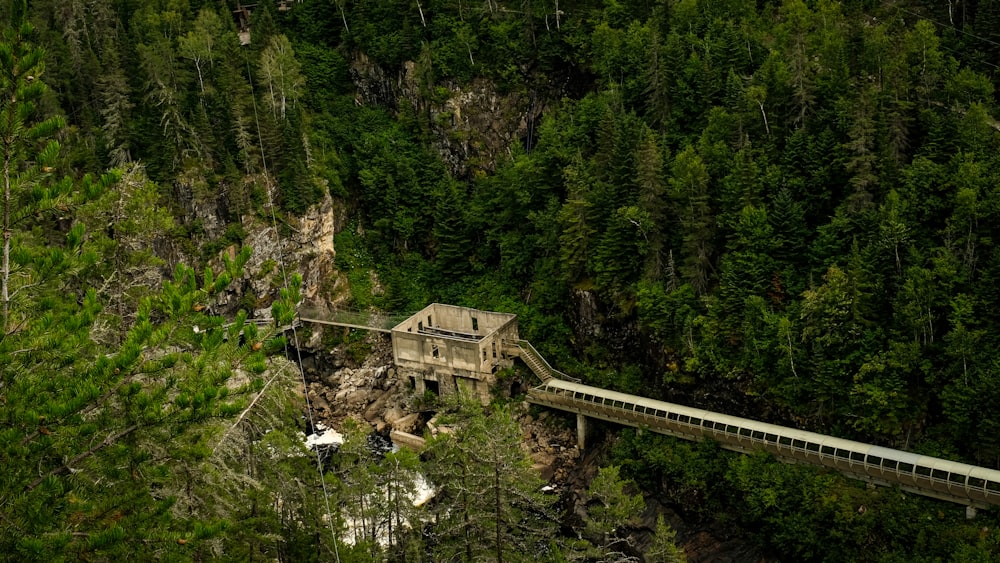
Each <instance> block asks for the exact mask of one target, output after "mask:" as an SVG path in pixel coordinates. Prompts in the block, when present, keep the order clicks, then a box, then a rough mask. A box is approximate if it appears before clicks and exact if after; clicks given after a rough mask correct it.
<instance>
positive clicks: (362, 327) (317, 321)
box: [301, 317, 392, 332]
mask: <svg viewBox="0 0 1000 563" xmlns="http://www.w3.org/2000/svg"><path fill="white" fill-rule="evenodd" d="M301 320H302V322H304V323H315V324H321V325H330V326H342V327H347V328H356V329H359V330H374V331H376V332H392V329H391V328H383V327H380V326H369V325H359V324H353V323H342V322H338V321H327V320H323V319H307V318H305V317H302V318H301Z"/></svg>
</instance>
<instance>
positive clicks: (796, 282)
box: [0, 0, 1000, 562]
mask: <svg viewBox="0 0 1000 563" xmlns="http://www.w3.org/2000/svg"><path fill="white" fill-rule="evenodd" d="M243 7H244V5H243V4H240V3H238V2H236V1H234V0H231V1H223V0H32V2H30V3H26V2H24V1H23V0H14V1H11V2H5V3H4V5H3V7H2V8H0V15H2V18H3V21H4V22H5V25H4V26H3V29H4V31H3V35H2V39H0V73H2V77H0V157H2V159H3V183H4V186H3V188H4V191H3V199H2V202H0V203H2V213H3V216H2V221H3V224H2V231H3V257H2V270H0V275H2V288H0V302H2V303H0V304H2V318H0V327H2V331H0V558H4V559H8V560H12V561H15V560H16V561H30V560H39V561H57V560H72V559H80V560H88V561H105V560H107V561H110V560H122V559H125V558H132V559H137V560H152V559H156V560H161V559H162V560H179V561H183V560H206V559H229V560H239V561H246V560H259V559H265V560H276V559H277V560H282V561H307V560H322V561H333V560H338V561H339V560H345V561H346V560H351V561H354V560H357V561H367V560H382V559H388V560H407V561H422V560H424V561H436V560H441V561H444V560H467V561H471V560H497V561H502V560H505V559H506V560H522V559H524V558H526V557H528V554H530V557H531V558H532V559H551V560H553V561H562V560H587V561H604V560H628V559H627V558H628V557H646V560H649V561H672V560H674V558H676V557H678V554H677V551H676V548H675V547H674V545H673V540H672V532H671V531H670V530H669V528H668V527H667V526H666V525H662V526H658V527H657V530H656V533H655V534H653V536H654V538H653V540H652V541H651V543H650V544H649V546H648V549H647V550H646V552H645V555H642V554H640V553H638V552H635V553H633V552H632V551H629V550H630V549H633V548H632V547H629V549H624V550H623V549H619V548H620V545H621V544H622V543H623V542H624V540H623V538H620V537H618V535H617V534H622V533H623V532H622V530H624V529H626V528H628V527H629V526H632V525H634V521H632V520H630V518H631V516H632V515H633V513H635V512H636V511H639V510H641V508H640V503H642V502H643V498H642V496H637V495H638V493H639V492H640V491H641V492H642V493H643V494H644V495H645V496H646V497H647V498H649V499H653V498H655V499H657V501H658V502H659V503H661V504H664V505H668V506H670V507H672V508H673V509H674V510H675V511H676V512H677V513H678V514H680V515H681V516H682V517H683V518H684V519H685V521H687V522H691V523H693V525H695V526H698V525H702V526H720V527H725V528H728V529H731V530H732V535H733V536H734V537H738V538H740V540H741V541H743V542H745V543H747V544H749V545H752V546H753V547H754V549H757V550H759V552H760V553H761V554H762V556H763V557H766V558H768V560H780V561H962V562H964V561H992V560H996V559H997V558H998V557H1000V528H998V526H1000V519H998V518H997V516H996V514H994V512H995V511H984V512H981V513H980V515H979V516H978V517H977V518H976V519H975V520H971V521H966V520H965V515H964V512H963V511H962V510H961V509H960V507H957V506H955V505H950V504H946V503H940V502H936V501H931V500H926V499H921V498H916V497H914V496H912V495H909V494H906V493H902V492H900V491H898V490H893V489H886V488H879V489H874V488H869V487H866V486H865V485H864V484H861V483H859V482H856V481H851V480H847V479H844V478H842V477H839V476H837V475H834V474H829V473H821V472H817V471H816V470H813V469H808V468H804V467H799V466H787V465H782V464H779V463H777V462H775V461H774V460H773V459H770V458H768V457H767V456H763V455H760V456H749V457H747V456H737V455H735V454H730V453H726V452H722V451H721V450H719V448H717V447H716V446H714V445H713V444H711V443H703V444H689V443H683V442H679V441H675V440H671V439H667V438H664V437H662V436H656V435H650V434H649V433H645V434H636V433H634V432H632V431H628V430H622V429H620V428H616V427H612V426H610V425H609V426H608V427H607V428H605V430H606V431H607V433H608V441H607V445H606V453H605V459H604V462H605V465H607V468H606V469H602V470H601V473H600V475H599V478H598V479H596V480H595V482H594V483H595V484H594V485H592V490H591V491H589V493H588V494H589V495H590V497H589V498H591V499H592V500H591V506H592V507H596V509H595V510H591V511H590V512H591V515H590V517H589V519H588V521H587V522H585V523H584V525H583V527H582V528H580V529H579V530H578V531H579V532H580V534H579V535H576V533H575V532H574V533H566V530H565V529H563V530H561V532H560V522H564V520H563V518H562V516H560V515H559V514H558V510H559V508H558V505H557V503H556V502H555V499H554V498H552V497H546V496H544V495H540V494H537V487H536V485H538V483H536V481H535V476H532V475H531V474H530V471H528V470H527V468H528V467H529V465H528V462H527V461H526V460H525V459H523V456H520V457H519V456H516V455H513V454H512V452H517V451H518V447H517V446H516V443H517V440H518V437H517V430H516V422H512V420H513V419H512V414H511V411H510V410H509V407H507V406H504V405H502V404H497V405H494V406H493V407H492V408H491V409H490V410H489V411H488V412H486V413H484V412H481V410H480V409H475V408H470V407H460V406H458V405H451V406H449V407H448V408H447V409H446V410H448V411H449V413H450V416H452V417H454V418H455V420H456V421H457V422H456V424H458V425H459V426H461V427H462V428H464V429H466V430H467V433H464V434H459V435H457V436H455V437H453V438H445V439H442V440H440V441H438V442H432V444H431V446H430V447H429V450H428V453H426V454H424V455H422V456H420V457H417V456H414V455H411V454H409V453H407V452H399V453H398V454H390V455H389V456H386V459H374V458H371V453H370V452H369V451H368V450H367V449H366V448H364V447H363V443H364V438H363V434H359V435H357V436H354V435H351V434H350V433H348V443H346V444H345V446H344V448H343V452H344V453H343V455H340V456H339V457H338V458H337V460H335V461H328V462H326V463H328V464H329V465H328V466H327V467H328V469H329V470H328V471H327V472H326V473H325V477H320V475H319V473H318V472H317V471H316V460H315V459H311V458H310V457H309V456H308V455H304V454H303V452H302V447H301V445H300V443H299V440H298V438H297V433H298V432H299V431H301V430H303V429H304V428H302V424H301V421H300V419H301V417H300V413H301V410H302V404H301V401H300V398H299V396H298V395H297V394H296V386H297V385H299V380H298V378H299V374H298V371H297V369H296V368H295V366H293V365H291V364H290V363H288V362H287V361H285V359H284V357H283V356H284V353H285V351H286V350H287V349H286V348H285V341H284V340H283V338H281V337H280V335H278V334H276V333H275V331H274V327H271V328H268V327H259V326H257V325H255V324H253V323H247V322H246V319H247V315H248V314H250V313H252V312H253V311H254V310H261V309H266V308H271V310H272V311H273V315H274V318H275V319H276V320H277V321H278V322H277V325H281V324H287V323H288V322H289V321H290V320H291V318H292V317H293V316H294V306H295V304H296V303H298V302H299V301H300V300H301V296H300V295H299V284H298V278H296V277H295V276H288V277H286V278H285V280H284V281H285V283H283V284H282V285H281V287H277V286H276V287H274V288H272V289H273V291H272V292H271V293H270V294H269V295H267V296H266V298H260V297H259V296H253V295H251V294H249V293H245V294H243V297H242V298H241V300H240V302H239V303H238V304H236V305H235V306H233V307H231V308H230V310H227V311H226V314H225V315H220V314H218V313H219V311H213V310H212V307H211V306H209V304H212V303H216V302H217V301H214V300H216V296H218V295H220V294H224V293H225V292H227V291H228V290H229V289H228V288H230V287H231V285H232V284H233V283H236V282H237V280H239V279H241V276H242V274H243V270H244V267H245V266H246V265H247V263H248V260H249V259H250V256H251V253H252V252H253V249H252V248H250V247H249V245H243V242H244V241H245V240H246V239H247V238H248V237H249V236H250V235H251V234H252V233H251V232H248V228H249V226H250V225H260V224H271V222H272V221H274V223H276V224H280V225H281V226H282V227H281V228H280V229H279V230H281V229H284V230H283V231H282V232H285V233H287V232H289V228H288V225H289V224H290V222H289V221H290V218H293V217H296V216H299V215H301V214H302V213H304V212H305V211H306V210H307V209H309V208H310V207H311V206H314V205H316V204H318V203H320V202H321V201H324V200H327V199H330V198H332V201H333V204H334V206H335V207H336V209H337V210H338V213H339V216H340V217H341V218H342V223H343V224H342V225H340V229H339V232H338V234H337V235H336V238H335V241H334V246H335V248H336V252H337V257H336V267H337V269H338V271H339V272H340V273H341V275H343V276H344V277H345V279H346V280H348V281H349V282H350V283H349V286H350V293H349V297H348V299H347V305H348V306H349V307H352V308H355V309H379V310H384V311H412V310H416V309H419V308H421V307H423V306H424V305H426V304H427V303H429V302H432V301H439V302H447V303H453V304H456V305H466V306H472V307H477V308H480V309H487V310H497V311H505V312H511V313H516V314H517V315H518V316H519V323H520V330H521V332H522V335H523V336H526V337H527V338H529V339H531V340H532V341H533V342H534V343H535V345H536V346H537V347H538V348H539V349H540V350H541V351H542V352H543V353H544V354H545V356H546V357H547V358H549V359H550V361H552V363H553V364H555V365H557V366H558V367H559V369H561V370H562V371H565V372H567V373H571V374H574V375H577V376H580V377H582V378H583V380H584V381H585V382H589V383H592V384H595V385H600V386H603V387H608V388H612V389H617V390H621V391H625V392H629V393H636V394H641V395H646V396H652V397H655V398H662V399H666V400H671V401H675V402H680V403H684V404H688V405H692V406H698V407H704V408H710V409H713V410H718V411H722V412H727V413H730V414H735V415H739V416H746V417H749V418H754V419H758V420H766V421H769V422H775V423H779V424H784V425H787V426H794V427H798V428H803V429H807V430H811V431H815V432H821V433H826V434H830V435H835V436H840V437H846V438H851V439H856V440H862V441H866V442H871V443H875V444H879V445H885V446H889V447H893V448H898V449H905V450H909V451H914V452H919V453H924V454H929V455H934V456H938V457H943V458H947V459H955V460H961V461H964V462H967V463H973V464H977V465H982V466H986V467H991V468H1000V414H998V413H1000V362H998V361H997V359H996V354H995V351H996V350H997V348H998V346H1000V291H998V287H1000V241H998V240H997V239H998V238H1000V231H998V230H997V229H998V228H1000V150H998V149H1000V121H998V120H997V104H996V86H997V83H998V81H1000V66H998V65H1000V3H998V2H997V1H996V0H956V1H949V2H930V1H928V0H900V1H896V2H889V1H882V0H843V1H840V2H836V1H833V0H784V1H773V2H772V1H768V0H758V1H756V2H749V1H745V0H517V1H514V0H482V1H479V0H379V1H359V0H298V1H288V2H278V1H267V0H258V2H257V4H255V5H253V6H252V7H251V8H252V9H248V10H246V11H244V10H242V8H243ZM241 32H242V33H241ZM247 42H248V43H247ZM463 100H464V101H463ZM470 100H471V101H470ZM486 107H488V110H487V109H484V108H486ZM484 116H485V117H484ZM477 120H478V121H477ZM253 218H258V219H260V221H257V222H254V221H253ZM232 249H236V250H235V251H232V252H230V250H232ZM321 291H324V292H332V291H333V290H332V289H330V288H323V289H322V290H321ZM321 297H323V296H321ZM325 297H327V298H330V299H332V298H333V295H332V293H330V294H329V295H325ZM491 429H492V430H491ZM483 452H489V454H487V455H483V454H482V453H483ZM473 454H475V455H473ZM508 454H510V455H512V457H511V458H509V459H508V458H507V457H504V456H505V455H508ZM491 456H492V457H491ZM500 468H503V472H502V473H501V471H500ZM417 469H419V470H420V472H422V473H424V474H426V475H428V476H429V478H431V479H432V480H434V481H435V482H436V483H438V484H444V485H442V488H441V489H440V493H441V494H440V503H439V504H438V505H437V506H436V508H435V510H437V511H438V512H437V513H436V514H435V516H434V520H433V521H434V526H430V525H427V526H426V527H424V528H421V527H420V525H414V522H419V521H421V520H419V518H421V516H418V515H414V514H412V512H411V511H410V509H409V508H404V507H403V505H405V503H401V502H400V501H399V498H400V497H398V496H397V497H393V496H392V495H394V494H397V495H398V491H399V490H406V489H408V488H412V486H413V485H412V483H411V482H410V481H408V479H412V478H413V475H412V471H416V470H417ZM491 475H492V476H493V477H495V479H494V480H493V481H491V480H490V478H489V477H490V476H491ZM501 477H502V479H501ZM321 480H322V483H321ZM501 481H502V482H501ZM490 483H493V485H490ZM321 485H322V486H321ZM491 486H493V488H490V487H491ZM376 487H380V488H382V489H384V490H386V491H388V492H387V493H386V494H387V495H388V496H387V500H386V502H385V505H384V506H378V507H367V508H366V507H365V506H363V505H364V504H365V502H367V501H366V500H365V499H366V498H368V497H365V496H364V495H363V494H362V493H361V492H362V491H364V490H367V489H368V488H376ZM393 491H397V492H396V493H394V492H393ZM470 491H487V492H488V494H491V495H493V496H492V497H481V496H477V497H476V498H470V495H469V492H470ZM324 492H326V493H327V495H326V497H324V494H323V493H324ZM473 496H476V495H473ZM394 498H395V500H394ZM486 501H491V502H486ZM330 503H333V504H334V505H335V506H352V507H355V508H356V509H357V510H358V511H359V512H358V515H357V516H356V517H357V518H358V519H359V520H360V522H361V524H360V528H356V529H355V531H354V532H353V533H354V534H355V536H356V537H355V538H354V541H352V542H346V541H345V536H346V534H347V533H348V532H347V531H346V529H347V528H346V527H345V523H344V521H343V520H342V519H341V518H339V517H334V518H332V519H331V518H330V511H329V504H330ZM425 518H426V517H425ZM376 520H378V521H380V522H381V521H388V522H394V523H395V524H390V528H389V529H390V531H389V535H388V543H384V542H383V543H382V544H379V542H378V541H376V539H377V538H376V535H377V534H376V533H375V531H374V525H373V524H372V527H371V529H370V531H371V533H370V534H369V528H366V527H365V526H366V524H365V522H366V521H367V522H374V521H376ZM423 521H424V522H427V520H426V519H425V520H423ZM404 522H405V525H403V523H404ZM524 522H530V523H531V525H530V526H523V525H522V524H523V523H524ZM630 522H632V523H631V524H630ZM661 524H662V522H661ZM358 529H360V532H359V531H358ZM415 530H417V531H415ZM574 538H579V539H574ZM624 543H627V542H624ZM633 551H634V550H633ZM536 554H541V555H536ZM616 557H617V558H621V559H616Z"/></svg>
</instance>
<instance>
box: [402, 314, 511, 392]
mask: <svg viewBox="0 0 1000 563" xmlns="http://www.w3.org/2000/svg"><path fill="white" fill-rule="evenodd" d="M517 342H518V335H517V315H512V314H510V313H495V312H490V311H479V310H477V309H469V308H466V307H456V306H454V305H442V304H440V303H432V304H431V305H428V306H427V307H425V308H424V309H423V310H422V311H420V312H419V313H417V314H415V315H413V316H412V317H410V318H408V319H406V320H405V321H403V322H401V323H399V324H398V325H396V326H395V327H393V329H392V355H393V360H394V361H395V363H396V371H397V373H399V376H400V378H402V379H403V381H404V382H407V383H410V384H412V385H413V386H414V388H415V389H416V391H417V393H423V392H424V391H426V390H428V389H429V390H431V391H434V392H436V393H438V394H450V393H455V392H456V391H458V390H462V392H463V393H467V394H469V395H474V396H478V397H480V399H481V400H483V401H488V400H489V396H490V395H489V393H490V386H491V385H493V384H494V383H495V382H496V376H495V374H496V372H497V371H499V370H501V369H504V368H509V367H511V366H512V365H513V363H514V356H512V355H510V354H509V353H508V348H509V347H514V346H516V345H517Z"/></svg>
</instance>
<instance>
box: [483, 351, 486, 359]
mask: <svg viewBox="0 0 1000 563" xmlns="http://www.w3.org/2000/svg"><path fill="white" fill-rule="evenodd" d="M483 361H484V362H485V361H486V348H483Z"/></svg>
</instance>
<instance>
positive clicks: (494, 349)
mask: <svg viewBox="0 0 1000 563" xmlns="http://www.w3.org/2000/svg"><path fill="white" fill-rule="evenodd" d="M493 359H494V360H495V359H497V342H496V340H494V341H493Z"/></svg>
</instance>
